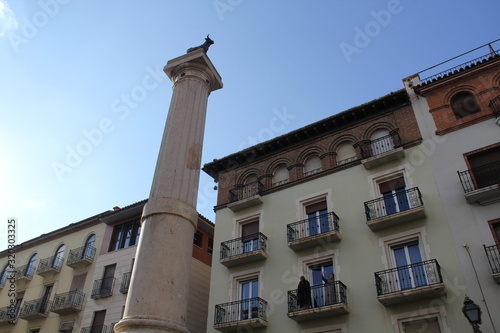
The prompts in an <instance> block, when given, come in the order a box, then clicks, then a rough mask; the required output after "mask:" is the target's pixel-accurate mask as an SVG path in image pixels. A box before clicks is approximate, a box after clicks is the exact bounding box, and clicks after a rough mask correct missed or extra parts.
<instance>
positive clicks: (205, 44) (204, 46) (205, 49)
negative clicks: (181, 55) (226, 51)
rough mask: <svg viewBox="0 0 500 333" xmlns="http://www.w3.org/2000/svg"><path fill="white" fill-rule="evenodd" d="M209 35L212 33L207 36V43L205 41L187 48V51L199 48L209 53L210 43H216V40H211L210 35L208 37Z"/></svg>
mask: <svg viewBox="0 0 500 333" xmlns="http://www.w3.org/2000/svg"><path fill="white" fill-rule="evenodd" d="M208 36H210V34H208V35H207V38H205V43H203V44H201V45H199V46H195V47H190V48H189V49H187V51H186V53H189V52H193V51H195V50H198V49H203V51H205V53H207V51H208V48H209V47H210V45H212V44H213V43H214V41H213V40H211V39H210V37H208Z"/></svg>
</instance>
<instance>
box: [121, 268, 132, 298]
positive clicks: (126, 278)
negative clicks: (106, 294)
mask: <svg viewBox="0 0 500 333" xmlns="http://www.w3.org/2000/svg"><path fill="white" fill-rule="evenodd" d="M131 273H132V272H126V273H123V275H122V283H121V284H120V292H121V293H122V294H126V293H128V287H129V286H130V276H131Z"/></svg>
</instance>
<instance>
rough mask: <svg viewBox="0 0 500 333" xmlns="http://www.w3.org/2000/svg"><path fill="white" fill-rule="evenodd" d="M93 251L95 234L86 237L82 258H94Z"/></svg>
mask: <svg viewBox="0 0 500 333" xmlns="http://www.w3.org/2000/svg"><path fill="white" fill-rule="evenodd" d="M94 253H95V235H94V234H92V235H90V236H89V237H88V238H87V241H86V242H85V248H84V250H83V254H82V259H90V260H93V259H94Z"/></svg>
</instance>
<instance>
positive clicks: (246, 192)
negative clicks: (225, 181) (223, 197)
mask: <svg viewBox="0 0 500 333" xmlns="http://www.w3.org/2000/svg"><path fill="white" fill-rule="evenodd" d="M263 189H264V185H262V183H261V182H259V181H256V182H252V183H249V184H245V185H236V186H235V187H234V188H232V189H231V190H229V202H236V201H240V200H243V199H247V198H251V197H253V196H255V195H257V194H261V192H262V190H263Z"/></svg>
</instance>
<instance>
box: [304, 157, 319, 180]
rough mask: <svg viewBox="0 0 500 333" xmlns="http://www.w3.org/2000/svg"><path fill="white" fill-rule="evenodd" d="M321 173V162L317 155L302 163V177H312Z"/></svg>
mask: <svg viewBox="0 0 500 333" xmlns="http://www.w3.org/2000/svg"><path fill="white" fill-rule="evenodd" d="M320 171H321V160H320V159H319V157H318V156H317V155H313V156H311V157H309V158H308V159H307V160H306V161H305V163H304V176H309V175H313V174H315V173H318V172H320Z"/></svg>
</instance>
